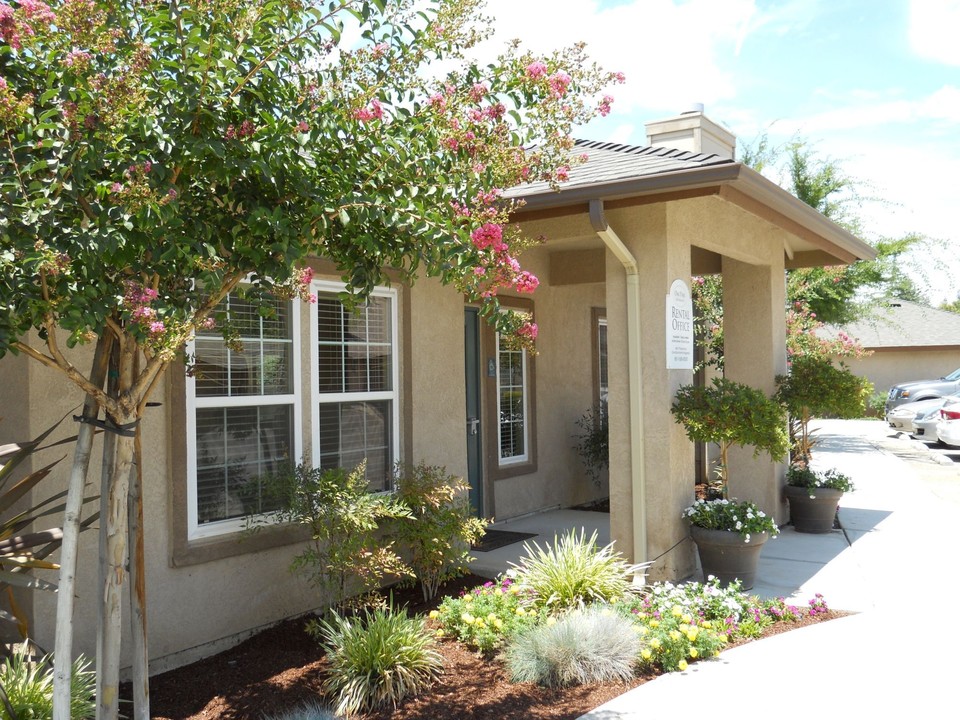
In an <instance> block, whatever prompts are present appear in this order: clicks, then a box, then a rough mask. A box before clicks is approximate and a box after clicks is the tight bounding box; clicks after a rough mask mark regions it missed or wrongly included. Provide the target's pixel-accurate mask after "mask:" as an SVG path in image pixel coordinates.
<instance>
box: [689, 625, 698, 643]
mask: <svg viewBox="0 0 960 720" xmlns="http://www.w3.org/2000/svg"><path fill="white" fill-rule="evenodd" d="M697 635H698V633H697V629H696V628H690V629H689V630H688V631H687V640H689V641H690V642H693V641H694V640H696V639H697Z"/></svg>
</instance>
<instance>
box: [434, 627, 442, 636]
mask: <svg viewBox="0 0 960 720" xmlns="http://www.w3.org/2000/svg"><path fill="white" fill-rule="evenodd" d="M434 635H436V636H437V637H443V628H441V629H439V630H437V631H436V632H435V633H434Z"/></svg>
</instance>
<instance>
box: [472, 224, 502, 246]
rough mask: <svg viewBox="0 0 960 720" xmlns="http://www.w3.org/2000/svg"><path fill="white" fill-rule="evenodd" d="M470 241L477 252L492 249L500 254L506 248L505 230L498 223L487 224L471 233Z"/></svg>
mask: <svg viewBox="0 0 960 720" xmlns="http://www.w3.org/2000/svg"><path fill="white" fill-rule="evenodd" d="M470 239H471V240H472V241H473V244H474V246H475V247H476V248H477V250H486V249H487V248H490V247H492V248H493V250H494V251H496V252H499V251H500V250H501V249H502V248H505V247H506V245H505V243H504V242H503V228H502V227H501V226H500V225H497V224H496V223H485V224H484V225H482V226H480V227H478V228H477V229H476V230H474V231H473V232H472V233H470Z"/></svg>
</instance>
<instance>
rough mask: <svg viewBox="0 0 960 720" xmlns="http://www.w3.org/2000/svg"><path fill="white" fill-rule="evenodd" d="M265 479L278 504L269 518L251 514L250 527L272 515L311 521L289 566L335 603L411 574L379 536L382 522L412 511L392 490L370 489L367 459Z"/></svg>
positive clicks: (301, 468) (292, 520)
mask: <svg viewBox="0 0 960 720" xmlns="http://www.w3.org/2000/svg"><path fill="white" fill-rule="evenodd" d="M264 485H265V491H266V492H268V493H270V495H271V500H272V501H273V502H274V504H275V505H276V506H277V507H278V508H279V509H277V510H275V511H273V512H272V513H270V514H269V515H268V516H266V518H264V517H263V516H254V517H251V518H250V519H249V522H250V524H251V527H252V529H253V530H254V531H256V530H257V529H259V528H261V527H262V526H263V525H264V524H265V521H266V520H268V519H272V520H275V521H280V522H287V523H299V524H300V525H304V526H305V527H307V528H308V529H309V531H310V542H309V543H308V544H307V546H306V548H305V549H304V550H303V551H302V552H301V553H300V554H299V555H297V556H296V557H295V558H294V559H293V563H292V564H291V570H293V571H294V572H300V573H303V574H305V575H306V576H307V578H308V579H309V580H310V582H312V583H313V584H314V585H316V586H317V587H319V588H321V589H322V590H324V591H326V592H329V593H331V594H332V596H333V598H334V603H335V606H336V607H341V606H342V604H343V603H344V601H345V600H346V599H347V597H348V595H349V594H350V593H357V594H360V595H363V594H365V593H369V592H371V591H373V590H376V589H377V588H379V587H380V586H381V585H382V584H383V583H384V579H385V578H388V577H404V576H409V575H411V574H412V573H411V571H410V568H409V567H407V566H406V564H405V563H404V562H403V561H402V560H401V559H400V556H399V555H398V554H397V553H396V552H395V551H394V549H393V543H392V542H389V541H384V540H383V539H382V538H381V522H383V521H385V520H387V519H396V518H400V517H405V516H408V515H409V511H408V510H407V509H406V508H405V507H403V505H402V504H400V503H398V502H397V501H396V500H395V499H394V498H392V497H390V496H389V495H383V494H374V493H371V492H370V489H369V486H368V483H367V480H366V476H365V473H364V466H363V465H360V466H359V467H358V468H357V469H356V470H354V471H353V472H350V473H348V472H346V471H345V470H343V469H340V468H337V469H333V470H321V469H319V468H310V467H308V466H306V465H298V466H297V467H296V468H295V469H294V470H293V471H292V472H290V473H287V474H284V475H278V476H275V477H272V478H269V479H268V480H267V481H265V483H264Z"/></svg>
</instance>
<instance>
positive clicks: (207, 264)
mask: <svg viewBox="0 0 960 720" xmlns="http://www.w3.org/2000/svg"><path fill="white" fill-rule="evenodd" d="M489 27H491V23H490V22H489V21H486V19H484V18H482V17H481V16H480V15H479V8H478V2H477V0H416V1H414V0H398V1H397V2H385V1H384V0H333V1H332V2H322V3H321V2H310V1H303V0H171V1H169V2H168V1H163V0H153V1H151V0H147V1H146V2H143V1H142V0H53V1H51V2H42V1H41V0H0V203H2V207H3V212H2V213H0V240H2V246H0V355H2V354H5V353H7V352H10V353H14V354H17V353H22V354H24V355H26V356H27V357H29V358H31V359H33V360H35V361H37V362H40V363H42V364H43V365H45V366H47V367H49V368H52V369H54V370H55V371H58V372H59V373H61V375H62V376H63V378H64V379H65V380H66V381H67V382H68V383H69V384H71V385H72V386H74V387H76V388H79V389H80V390H81V391H82V392H83V393H84V394H85V396H86V403H85V405H84V410H83V417H84V419H85V420H87V421H94V422H100V423H101V424H103V425H105V427H106V429H107V430H108V431H109V432H107V433H105V437H106V439H107V440H108V442H107V443H106V448H105V452H106V453H108V454H112V455H111V456H110V457H109V462H107V463H105V466H106V467H109V471H108V472H105V473H104V476H105V480H104V485H105V487H104V491H103V497H104V498H105V500H104V508H105V510H106V512H105V513H104V514H103V520H102V523H103V529H102V535H101V551H100V553H101V578H102V583H103V591H102V592H103V598H104V602H103V608H104V610H103V616H102V618H101V623H100V625H101V628H100V631H99V632H98V657H97V661H98V664H99V668H98V711H97V716H98V718H100V717H111V718H113V717H116V716H117V689H118V669H119V639H120V630H119V622H120V597H121V593H120V590H121V584H122V583H123V582H125V581H126V579H127V558H128V556H130V555H132V557H133V560H132V561H131V562H130V572H131V574H132V578H131V585H132V587H133V589H134V590H135V592H133V593H131V595H132V597H133V600H132V604H133V611H134V612H133V614H134V617H135V618H139V619H141V622H139V623H135V626H136V630H135V632H134V656H135V660H134V674H135V683H134V689H135V711H134V712H135V716H136V717H138V718H146V717H148V716H149V706H148V702H147V677H146V657H147V651H146V640H145V638H146V631H145V620H143V618H144V612H143V610H144V606H145V600H144V589H143V578H142V575H140V573H142V553H143V548H142V538H141V535H140V533H139V531H138V527H139V515H140V514H141V513H142V507H141V506H139V504H138V502H137V498H138V497H139V489H138V484H137V483H138V472H131V470H132V468H134V466H135V464H136V463H135V460H136V452H135V450H136V443H137V441H138V434H137V430H136V428H138V427H139V425H138V423H139V421H140V419H141V418H142V416H143V413H144V409H145V407H146V404H147V401H148V399H149V397H150V395H151V391H152V390H153V388H154V387H155V386H156V384H157V382H158V379H159V378H160V376H161V374H162V373H163V372H164V370H165V369H166V368H167V367H168V366H169V365H170V364H171V363H174V362H175V361H176V360H177V359H178V357H182V354H183V348H184V346H185V343H186V342H187V341H188V340H189V339H190V338H191V337H192V336H193V334H194V333H195V331H196V330H197V329H198V328H210V327H213V326H214V325H216V326H218V327H219V328H220V329H221V330H222V332H223V333H224V338H225V340H226V341H228V342H230V341H232V340H234V339H235V338H234V337H233V336H232V334H231V331H230V322H229V318H227V317H225V316H224V315H223V313H222V312H220V311H219V310H218V308H219V307H221V301H222V300H223V299H224V298H225V297H226V296H227V294H228V293H232V292H236V293H243V294H244V295H245V296H246V298H247V299H248V300H250V301H251V302H254V303H259V306H260V307H261V308H262V310H261V311H262V312H263V313H269V312H270V309H269V308H270V302H271V300H272V301H274V302H275V299H276V297H278V296H279V297H281V298H293V297H299V298H303V299H306V300H309V299H311V298H310V295H309V288H310V279H311V273H310V271H309V268H307V267H306V266H305V264H304V262H305V261H306V259H307V258H308V257H310V256H321V257H324V258H327V259H329V260H331V261H332V262H333V263H335V264H336V266H337V268H339V271H340V273H341V275H342V278H343V280H344V281H345V282H346V285H347V290H346V292H345V293H344V294H343V297H342V299H343V301H344V302H345V303H347V304H348V305H349V304H351V303H356V302H359V301H360V300H362V299H363V298H364V296H365V295H367V294H368V293H369V292H370V291H371V290H372V289H373V288H374V287H375V286H376V285H378V284H380V283H385V282H387V278H386V276H385V274H384V268H387V267H389V268H393V269H394V270H395V271H397V272H399V274H400V277H401V278H402V280H404V281H406V282H412V281H413V280H414V279H415V278H416V277H417V276H418V275H427V276H434V277H438V278H440V279H441V280H442V281H443V282H445V283H448V284H450V285H453V286H455V287H456V288H458V289H459V290H461V291H462V292H464V293H465V294H466V295H467V296H468V297H470V298H472V299H475V300H477V301H479V302H481V303H482V308H483V313H484V315H485V317H486V318H487V319H488V320H489V321H490V322H491V323H493V324H495V326H496V328H497V329H498V330H499V331H500V332H502V333H504V334H505V335H507V336H512V337H514V338H516V339H517V341H518V342H520V343H522V344H525V345H526V346H531V345H532V343H533V341H534V340H535V338H536V334H537V326H536V324H535V323H534V322H533V319H532V318H531V317H529V316H523V315H518V314H515V313H510V312H504V311H502V310H501V308H500V307H499V305H498V303H497V292H498V291H499V290H501V289H503V288H507V287H511V288H514V289H515V290H517V291H519V292H532V291H533V290H534V289H535V288H536V286H537V284H538V280H537V278H536V277H535V276H533V275H532V274H530V273H528V272H526V271H524V270H522V269H521V267H520V265H519V263H518V261H517V260H516V256H517V254H518V253H519V251H520V250H521V249H523V247H524V246H525V244H526V241H524V240H523V239H522V238H521V237H520V235H519V231H518V230H517V229H516V228H514V227H511V226H510V225H508V223H507V219H508V216H509V212H510V211H511V209H512V206H511V204H510V203H508V202H505V201H504V199H503V198H502V195H501V189H502V188H506V187H510V186H513V185H516V184H518V183H522V182H524V181H528V180H529V181H532V180H544V179H545V180H549V181H551V182H561V181H563V180H564V179H566V177H567V175H568V173H569V171H570V165H571V164H573V163H576V162H578V161H580V160H581V159H582V158H573V159H572V160H571V156H570V155H569V151H570V148H571V147H572V140H571V139H570V130H571V128H572V127H573V126H575V125H578V124H581V123H583V122H585V121H587V120H589V119H590V118H591V117H592V116H594V115H595V114H598V113H599V114H606V113H607V112H609V110H610V103H611V102H612V98H611V97H610V96H609V95H604V94H602V93H603V91H604V88H605V87H607V86H609V85H612V84H615V83H617V82H622V80H623V77H622V75H619V74H612V73H607V72H603V71H601V70H600V69H599V68H597V67H596V66H595V65H593V64H592V63H590V62H588V60H587V57H586V55H585V50H584V48H583V46H582V45H578V46H574V47H571V48H568V49H566V50H561V51H558V52H556V53H552V54H549V55H541V56H534V55H531V54H527V53H524V52H523V51H522V50H521V49H520V48H519V47H518V46H517V45H516V44H512V45H509V46H507V47H506V49H505V51H504V53H503V54H502V55H501V56H500V57H499V58H498V59H497V60H496V61H495V62H493V63H491V64H489V65H485V66H480V65H477V64H476V63H472V62H470V61H469V60H468V59H466V57H465V51H466V50H467V49H468V48H470V47H472V46H473V45H475V44H476V42H477V41H479V40H481V39H483V37H484V35H485V32H484V31H483V30H481V29H478V28H489ZM347 38H351V39H350V40H347ZM438 61H439V62H438ZM439 67H443V68H444V70H443V71H442V72H441V71H440V70H438V69H437V68H439ZM81 344H87V345H92V346H94V347H95V352H94V362H93V365H92V369H89V370H87V369H85V368H80V367H77V366H76V365H75V364H74V362H73V360H72V359H71V358H75V357H76V356H75V355H72V354H70V353H69V352H68V351H67V349H68V348H72V347H73V346H76V345H81ZM188 362H189V359H188ZM106 377H109V378H110V380H109V381H106V382H105V378H106ZM101 413H102V414H103V420H99V417H100V414H101ZM92 434H93V431H92V426H91V424H90V423H89V422H87V423H84V424H82V425H81V430H80V437H79V439H78V442H77V449H76V455H75V463H74V471H73V472H72V474H71V481H70V482H71V485H70V495H69V503H68V509H67V513H66V521H65V528H64V545H63V552H62V558H61V565H62V569H61V578H60V583H61V590H60V596H59V606H58V613H57V644H56V657H57V660H58V663H57V669H56V673H55V680H56V687H57V692H56V697H57V701H56V706H55V717H57V718H58V719H59V720H65V719H66V718H67V716H68V712H69V710H68V705H67V704H66V703H67V701H68V699H69V696H68V689H69V669H68V668H69V659H70V654H71V637H72V630H71V627H72V626H71V617H72V609H73V607H72V602H73V596H74V591H73V576H74V573H75V567H76V528H77V524H78V522H79V520H80V513H79V503H80V497H81V490H82V487H83V482H84V478H85V476H86V472H87V464H88V462H89V456H90V443H91V439H92ZM131 498H132V501H131ZM128 502H130V507H131V509H132V512H129V511H128ZM128 519H132V521H133V522H132V523H128ZM131 526H132V530H131V529H130V527H131ZM128 533H129V534H128Z"/></svg>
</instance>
